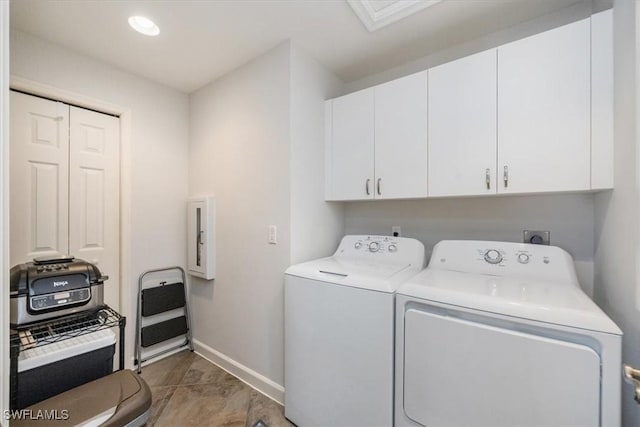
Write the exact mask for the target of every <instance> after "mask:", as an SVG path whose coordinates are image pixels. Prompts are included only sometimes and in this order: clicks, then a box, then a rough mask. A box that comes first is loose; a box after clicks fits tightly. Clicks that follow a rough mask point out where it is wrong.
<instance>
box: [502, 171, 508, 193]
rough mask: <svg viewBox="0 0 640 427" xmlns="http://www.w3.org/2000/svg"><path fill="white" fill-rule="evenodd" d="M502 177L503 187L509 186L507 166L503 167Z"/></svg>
mask: <svg viewBox="0 0 640 427" xmlns="http://www.w3.org/2000/svg"><path fill="white" fill-rule="evenodd" d="M502 179H503V180H504V188H507V187H508V186H509V166H505V167H504V172H503V173H502Z"/></svg>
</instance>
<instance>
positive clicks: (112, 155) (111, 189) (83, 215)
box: [69, 107, 120, 310]
mask: <svg viewBox="0 0 640 427" xmlns="http://www.w3.org/2000/svg"><path fill="white" fill-rule="evenodd" d="M69 123H70V128H69V133H70V135H71V140H70V149H69V151H70V153H69V189H70V193H71V197H70V201H69V206H70V209H69V253H70V254H71V255H73V256H75V257H77V258H82V259H84V260H87V261H89V262H91V263H94V264H97V265H98V267H99V268H100V271H101V272H102V273H103V274H106V275H108V276H109V277H110V280H109V283H108V285H106V286H105V287H104V302H105V303H106V304H108V305H109V306H111V307H112V308H114V309H116V310H118V307H119V306H120V296H119V286H118V281H119V264H120V262H119V254H120V251H119V248H120V239H119V236H120V204H119V188H120V179H119V177H120V168H119V158H120V121H119V120H118V118H117V117H113V116H109V115H107V114H101V113H97V112H95V111H90V110H85V109H83V108H77V107H70V118H69Z"/></svg>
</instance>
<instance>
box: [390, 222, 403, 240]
mask: <svg viewBox="0 0 640 427" xmlns="http://www.w3.org/2000/svg"><path fill="white" fill-rule="evenodd" d="M391 235H392V236H393V237H400V236H402V229H401V228H400V226H399V225H393V226H391Z"/></svg>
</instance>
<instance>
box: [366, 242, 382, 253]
mask: <svg viewBox="0 0 640 427" xmlns="http://www.w3.org/2000/svg"><path fill="white" fill-rule="evenodd" d="M378 249H380V243H378V242H371V243H369V250H370V251H371V252H378Z"/></svg>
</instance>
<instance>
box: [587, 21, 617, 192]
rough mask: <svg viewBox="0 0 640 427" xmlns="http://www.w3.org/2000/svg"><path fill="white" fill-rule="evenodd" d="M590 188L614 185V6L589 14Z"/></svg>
mask: <svg viewBox="0 0 640 427" xmlns="http://www.w3.org/2000/svg"><path fill="white" fill-rule="evenodd" d="M591 188H592V189H603V188H613V10H612V9H608V10H605V11H604V12H600V13H596V14H594V15H592V16H591Z"/></svg>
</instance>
